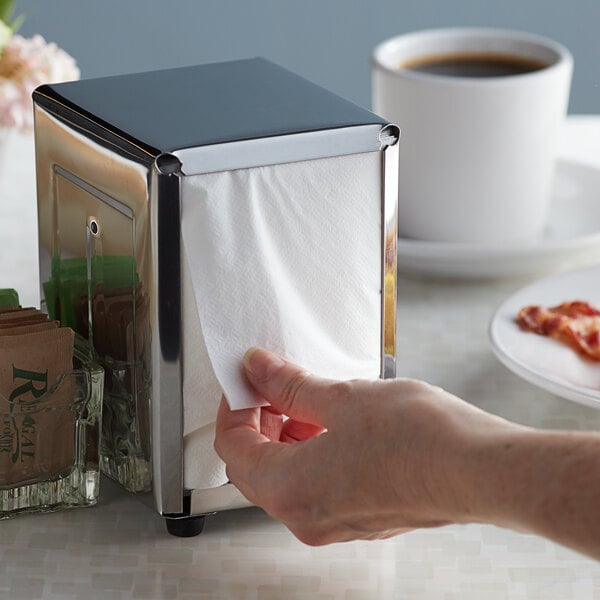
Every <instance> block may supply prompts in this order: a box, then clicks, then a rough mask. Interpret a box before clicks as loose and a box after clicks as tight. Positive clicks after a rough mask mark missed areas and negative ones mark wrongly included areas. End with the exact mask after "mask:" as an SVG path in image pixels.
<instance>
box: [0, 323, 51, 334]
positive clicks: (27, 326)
mask: <svg viewBox="0 0 600 600" xmlns="http://www.w3.org/2000/svg"><path fill="white" fill-rule="evenodd" d="M12 325H14V327H13V326H12ZM58 327H60V323H59V322H58V321H42V322H40V323H27V322H26V323H24V324H22V323H18V324H17V323H6V324H5V325H1V326H0V336H1V335H22V334H24V333H36V332H38V331H45V330H46V329H57V328H58Z"/></svg>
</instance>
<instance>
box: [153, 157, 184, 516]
mask: <svg viewBox="0 0 600 600" xmlns="http://www.w3.org/2000/svg"><path fill="white" fill-rule="evenodd" d="M150 228H151V237H152V264H153V266H152V271H153V279H154V285H155V295H154V296H155V302H154V308H153V310H152V325H153V327H152V329H153V331H152V373H153V381H152V409H151V432H152V478H153V480H152V488H153V494H154V502H155V506H156V509H157V510H158V511H159V513H160V514H162V515H178V516H182V513H183V511H184V506H183V391H182V339H181V335H182V334H181V326H182V323H181V320H182V319H181V257H182V253H181V163H180V162H179V159H178V158H177V157H175V156H173V155H172V154H160V155H158V156H157V157H156V159H155V160H154V163H153V165H152V168H151V172H150Z"/></svg>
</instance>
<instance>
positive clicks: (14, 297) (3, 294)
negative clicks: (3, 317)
mask: <svg viewBox="0 0 600 600" xmlns="http://www.w3.org/2000/svg"><path fill="white" fill-rule="evenodd" d="M0 306H19V294H18V293H17V290H13V289H11V288H5V289H0Z"/></svg>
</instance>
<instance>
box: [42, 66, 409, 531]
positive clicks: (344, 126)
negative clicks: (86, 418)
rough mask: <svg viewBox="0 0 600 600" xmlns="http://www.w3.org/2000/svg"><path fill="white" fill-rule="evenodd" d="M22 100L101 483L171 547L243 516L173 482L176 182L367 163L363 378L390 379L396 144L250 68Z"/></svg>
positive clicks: (52, 308) (357, 112) (51, 281)
mask: <svg viewBox="0 0 600 600" xmlns="http://www.w3.org/2000/svg"><path fill="white" fill-rule="evenodd" d="M33 98H34V113H35V147H36V165H37V189H38V220H39V254H40V285H41V297H42V305H43V306H44V308H45V309H46V310H47V311H48V312H49V313H50V315H51V316H52V318H58V319H60V320H61V321H62V322H63V324H65V325H71V326H72V327H73V328H74V329H75V330H77V331H78V332H79V333H80V334H81V335H82V336H84V337H85V338H87V339H88V340H89V342H90V346H91V348H92V349H93V352H94V353H95V355H96V357H97V360H99V362H100V363H101V364H102V365H103V367H104V368H105V373H106V375H105V386H104V389H105V392H104V410H103V431H102V444H101V448H102V451H101V454H102V456H101V464H102V470H103V472H104V473H105V474H107V475H108V476H110V477H111V478H113V479H114V480H116V481H117V482H119V483H120V484H121V485H122V486H123V487H124V488H126V489H127V490H130V491H132V492H134V493H137V494H139V495H140V496H141V497H142V498H143V499H145V500H146V501H147V502H148V503H150V504H151V505H152V506H153V507H154V508H155V509H156V510H157V511H158V512H159V513H160V514H161V515H163V516H164V517H165V518H166V519H167V525H168V528H169V531H171V532H172V533H175V534H177V535H193V534H195V533H199V531H200V530H201V528H202V523H203V519H204V515H206V514H210V513H213V512H216V511H219V510H224V509H229V508H237V507H242V506H246V505H248V503H247V501H246V500H245V499H244V498H243V496H242V495H241V494H240V493H239V492H238V490H237V489H236V488H235V487H234V486H233V485H231V484H230V483H224V484H223V485H220V486H217V487H213V488H208V489H194V488H193V487H191V488H190V486H186V482H185V481H184V461H185V455H184V450H183V437H184V406H183V404H184V402H183V392H182V388H183V383H182V382H183V377H184V372H185V369H186V368H188V369H190V368H193V367H192V366H190V364H189V363H190V362H191V361H188V364H187V366H186V356H185V351H184V345H183V343H182V336H183V333H184V332H185V331H186V326H187V324H186V322H185V319H184V318H183V316H182V313H183V311H182V302H183V292H182V279H183V277H182V269H183V259H182V256H183V242H182V221H181V207H182V202H183V200H185V198H184V197H183V194H185V193H186V192H185V190H186V189H189V188H188V187H186V185H184V184H185V180H186V178H188V179H189V178H191V177H197V176H204V175H205V174H214V173H220V172H229V171H237V170H245V169H254V168H257V167H271V166H277V165H287V164H297V165H300V166H299V168H300V169H301V168H302V165H304V164H309V163H310V161H317V160H320V159H328V158H332V157H340V158H344V157H350V156H355V155H368V156H369V157H373V158H374V160H376V161H377V162H376V164H377V165H378V166H377V169H376V171H374V176H373V178H374V179H376V181H374V182H373V189H376V190H377V196H378V197H377V198H376V199H375V200H376V210H377V211H378V215H377V219H378V224H379V225H378V230H377V236H378V239H377V240H376V245H377V257H378V258H377V260H378V264H377V278H378V279H377V280H376V281H377V286H378V288H377V290H378V291H377V293H378V300H377V302H378V309H377V310H378V313H377V315H376V319H377V325H378V331H377V336H378V337H377V343H378V348H377V351H378V356H377V360H378V364H377V366H378V369H379V375H380V376H381V377H393V376H394V375H395V356H396V339H395V336H396V331H395V330H396V235H397V227H396V218H397V181H398V140H399V130H398V128H397V127H396V126H395V125H393V124H389V123H388V122H386V121H385V120H384V119H382V118H380V117H378V116H377V115H374V114H372V113H370V112H369V111H367V110H364V109H362V108H360V107H358V106H356V105H354V104H352V103H350V102H348V101H345V100H343V99H341V98H339V97H337V96H335V95H334V94H332V93H330V92H327V91H326V90H324V89H322V88H320V87H318V86H316V85H314V84H312V83H310V82H308V81H306V80H304V79H303V78H301V77H298V76H297V75H294V74H293V73H290V72H289V71H287V70H285V69H283V68H281V67H279V66H277V65H274V64H273V63H271V62H269V61H267V60H264V59H260V58H258V59H248V60H240V61H233V62H226V63H219V64H210V65H203V66H197V67H184V68H178V69H169V70H163V71H156V72H147V73H139V74H133V75H122V76H114V77H105V78H99V79H89V80H82V81H77V82H71V83H64V84H56V85H44V86H41V87H40V88H38V89H37V90H36V91H35V92H34V94H33ZM315 183H316V185H317V186H318V182H315ZM347 183H348V185H352V182H351V181H350V182H347ZM324 201H330V202H336V203H343V202H344V198H343V197H335V198H328V199H324ZM239 225H240V227H243V226H244V224H243V223H240V224H239ZM328 226H330V227H335V226H336V224H335V223H332V224H330V225H328ZM349 235H350V236H351V235H352V232H349ZM307 251H308V252H311V253H319V240H314V243H313V244H312V245H311V247H310V248H309V249H308V250H307ZM340 252H343V249H340ZM319 260H320V261H327V260H328V256H322V257H319ZM306 285H310V284H309V283H308V282H307V284H306ZM332 285H336V282H335V281H334V282H332ZM249 318H252V316H251V315H249ZM188 358H189V357H188Z"/></svg>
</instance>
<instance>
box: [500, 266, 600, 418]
mask: <svg viewBox="0 0 600 600" xmlns="http://www.w3.org/2000/svg"><path fill="white" fill-rule="evenodd" d="M567 300H588V301H590V302H592V303H593V304H600V265H596V266H593V267H587V268H585V269H578V270H575V271H567V272H564V273H560V274H558V275H554V276H551V277H547V278H545V279H541V280H539V281H536V282H535V283H532V284H531V285H528V286H527V287H524V288H522V289H521V290H519V291H518V292H516V293H515V294H514V295H512V296H511V297H510V298H508V299H507V300H506V301H505V302H504V303H503V304H502V305H501V306H500V308H499V309H498V310H497V311H496V313H495V315H494V316H493V318H492V321H491V324H490V329H489V336H490V341H491V343H492V349H493V350H494V353H495V354H496V356H497V357H498V359H499V360H500V362H502V363H503V364H504V365H505V366H506V367H508V368H509V369H510V370H511V371H513V372H514V373H516V374H517V375H519V376H520V377H522V378H523V379H525V380H526V381H529V382H530V383H533V384H534V385H537V386H538V387H540V388H542V389H545V390H547V391H549V392H551V393H553V394H556V395H557V396H560V397H562V398H566V399H567V400H573V401H574V402H578V403H580V404H585V405H586V406H592V407H594V408H599V409H600V363H596V362H593V361H586V360H585V359H583V358H581V357H580V356H579V355H578V354H577V352H575V351H574V350H573V349H571V348H569V347H568V346H566V345H564V344H561V343H560V342H558V341H556V340H554V339H551V338H548V337H545V336H541V335H537V334H535V333H530V332H526V331H522V330H521V328H520V327H519V326H518V325H517V323H516V321H515V318H516V316H517V314H518V312H519V310H520V309H521V308H523V307H524V306H527V305H529V304H541V305H543V306H554V305H557V304H560V303H561V302H564V301H567Z"/></svg>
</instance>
